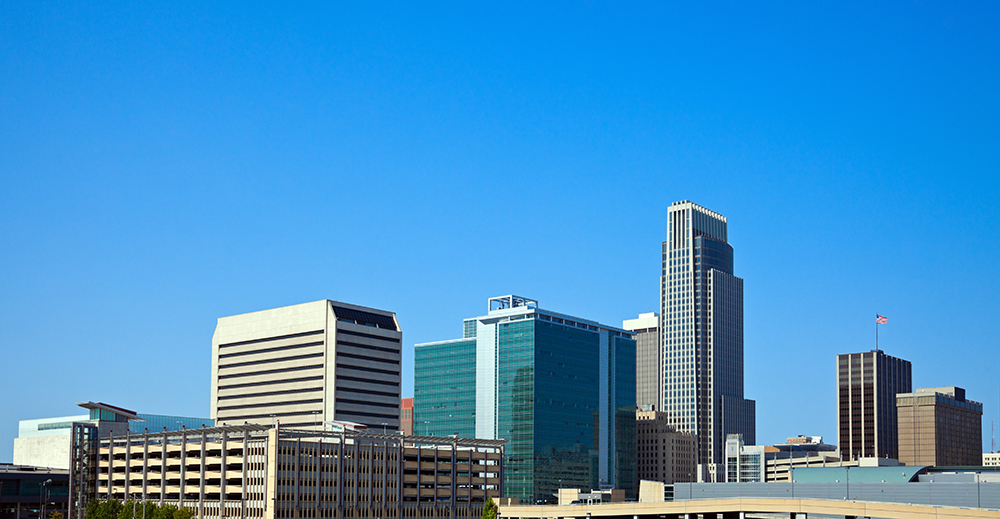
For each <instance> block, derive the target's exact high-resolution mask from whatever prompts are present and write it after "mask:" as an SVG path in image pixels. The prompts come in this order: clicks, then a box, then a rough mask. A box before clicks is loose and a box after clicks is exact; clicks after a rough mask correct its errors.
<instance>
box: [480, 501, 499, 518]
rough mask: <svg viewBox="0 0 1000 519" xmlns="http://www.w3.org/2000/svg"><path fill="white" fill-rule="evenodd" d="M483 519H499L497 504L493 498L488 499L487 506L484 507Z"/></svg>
mask: <svg viewBox="0 0 1000 519" xmlns="http://www.w3.org/2000/svg"><path fill="white" fill-rule="evenodd" d="M483 519H497V504H496V503H494V502H493V498H492V497H490V498H488V499H486V504H485V505H483Z"/></svg>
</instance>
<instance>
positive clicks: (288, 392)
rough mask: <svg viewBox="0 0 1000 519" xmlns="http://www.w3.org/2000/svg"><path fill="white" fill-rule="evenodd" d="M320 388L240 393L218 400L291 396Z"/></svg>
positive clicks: (221, 397) (319, 388) (319, 389)
mask: <svg viewBox="0 0 1000 519" xmlns="http://www.w3.org/2000/svg"><path fill="white" fill-rule="evenodd" d="M322 390H323V388H321V387H307V388H302V389H286V390H284V391H264V392H262V393H240V394H238V395H227V396H220V397H219V398H218V400H231V399H233V398H258V397H262V396H275V395H292V394H295V393H312V392H314V391H322Z"/></svg>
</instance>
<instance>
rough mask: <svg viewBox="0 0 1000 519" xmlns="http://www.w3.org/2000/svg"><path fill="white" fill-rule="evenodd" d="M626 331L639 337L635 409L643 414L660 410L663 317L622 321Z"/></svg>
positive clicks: (640, 316) (645, 317) (648, 316)
mask: <svg viewBox="0 0 1000 519" xmlns="http://www.w3.org/2000/svg"><path fill="white" fill-rule="evenodd" d="M622 328H624V329H626V330H628V331H630V332H632V333H634V334H635V405H636V408H637V409H640V410H643V411H655V410H657V409H659V408H660V394H661V392H662V391H663V348H660V316H659V315H657V314H656V312H649V313H645V314H639V317H638V318H637V319H626V320H625V321H622Z"/></svg>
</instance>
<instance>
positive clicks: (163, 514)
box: [146, 505, 177, 519]
mask: <svg viewBox="0 0 1000 519" xmlns="http://www.w3.org/2000/svg"><path fill="white" fill-rule="evenodd" d="M176 512H177V505H163V506H158V507H156V510H155V511H154V512H153V513H152V514H149V515H147V516H146V518H147V519H174V514H175V513H176Z"/></svg>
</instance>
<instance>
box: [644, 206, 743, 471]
mask: <svg viewBox="0 0 1000 519" xmlns="http://www.w3.org/2000/svg"><path fill="white" fill-rule="evenodd" d="M727 239H728V236H727V221H726V217H725V216H722V215H721V214H718V213H716V212H714V211H710V210H708V209H706V208H704V207H701V206H699V205H697V204H694V203H691V202H690V201H687V200H685V201H682V202H675V203H673V204H672V205H671V206H670V208H669V211H668V218H667V241H665V242H663V270H662V275H661V293H660V302H661V304H660V319H661V326H660V333H661V337H662V347H663V372H664V379H663V397H662V404H661V409H662V410H663V411H664V412H667V413H669V416H670V418H669V421H670V422H671V423H670V424H671V425H673V426H674V427H676V428H677V430H679V431H681V432H688V433H692V434H694V435H696V436H697V437H698V442H697V451H698V452H697V460H698V463H699V464H700V465H701V471H700V474H701V477H702V478H703V479H706V480H709V481H715V480H718V477H719V475H720V474H721V467H722V465H723V463H724V461H725V439H726V435H728V434H742V435H743V439H744V441H746V442H747V443H749V444H753V443H754V442H755V441H756V440H755V437H756V435H755V429H756V419H755V402H754V401H753V400H747V399H745V398H743V280H742V279H740V278H738V277H735V276H734V275H733V247H732V246H731V245H729V243H728V241H727Z"/></svg>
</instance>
